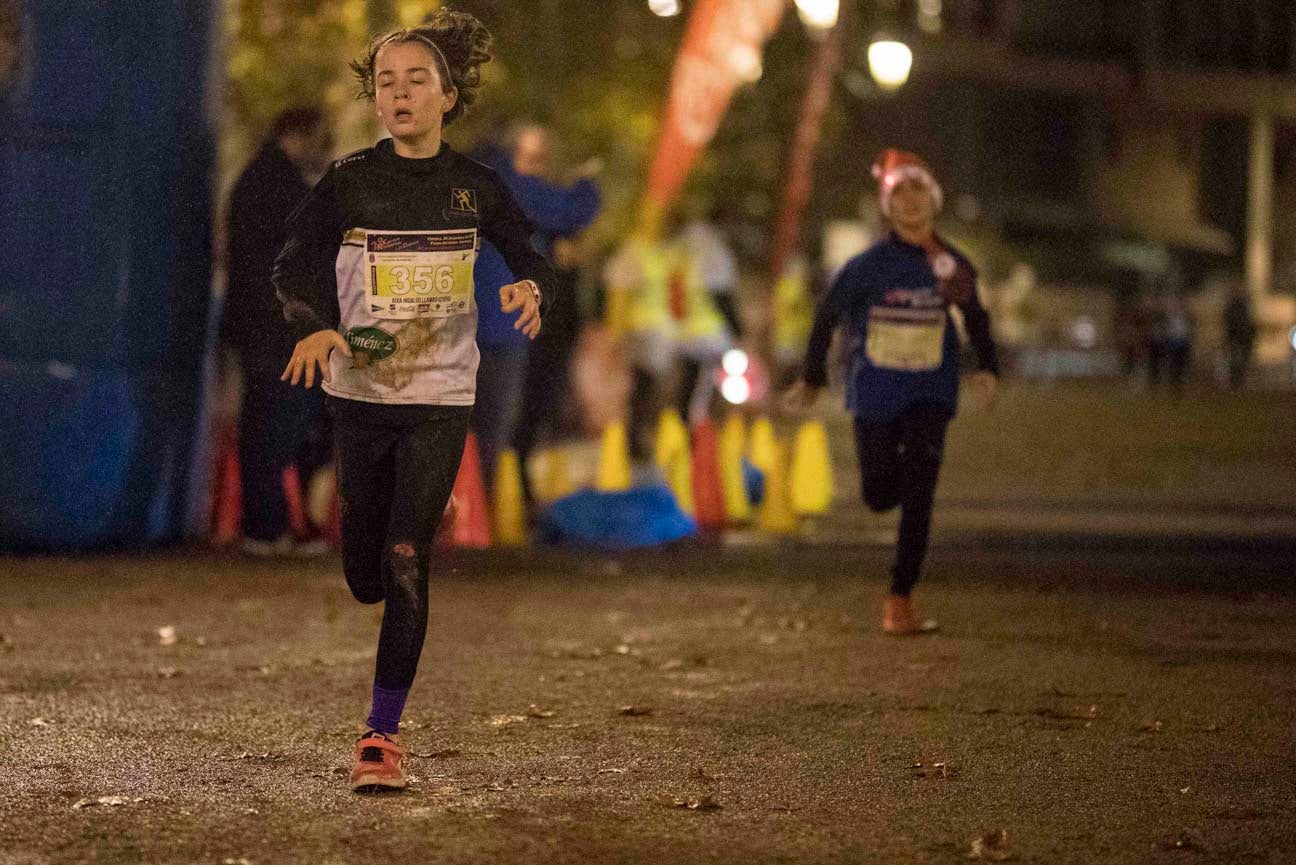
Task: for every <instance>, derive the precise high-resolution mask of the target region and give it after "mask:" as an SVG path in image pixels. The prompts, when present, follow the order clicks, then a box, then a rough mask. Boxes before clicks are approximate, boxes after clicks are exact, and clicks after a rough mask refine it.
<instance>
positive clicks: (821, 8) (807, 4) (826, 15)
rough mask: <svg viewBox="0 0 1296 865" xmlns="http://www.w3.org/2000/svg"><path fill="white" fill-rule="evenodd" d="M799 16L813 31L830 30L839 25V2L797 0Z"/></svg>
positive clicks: (832, 0)
mask: <svg viewBox="0 0 1296 865" xmlns="http://www.w3.org/2000/svg"><path fill="white" fill-rule="evenodd" d="M796 7H797V16H798V17H799V18H800V19H801V23H802V24H804V25H805V26H807V27H809V28H810V29H812V30H830V29H832V27H833V26H835V25H836V24H837V7H838V0H796Z"/></svg>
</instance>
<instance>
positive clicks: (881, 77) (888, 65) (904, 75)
mask: <svg viewBox="0 0 1296 865" xmlns="http://www.w3.org/2000/svg"><path fill="white" fill-rule="evenodd" d="M868 64H869V72H870V73H871V74H872V75H873V80H874V81H876V82H877V83H878V86H879V87H881V88H882V89H883V90H897V89H899V88H900V87H903V86H904V83H905V82H906V81H908V80H909V70H910V69H911V68H912V67H913V52H912V51H910V50H909V46H908V45H906V44H904V43H903V42H900V41H898V40H896V39H892V38H890V37H889V36H884V35H881V34H879V35H877V36H875V37H873V42H872V44H870V45H869V47H868Z"/></svg>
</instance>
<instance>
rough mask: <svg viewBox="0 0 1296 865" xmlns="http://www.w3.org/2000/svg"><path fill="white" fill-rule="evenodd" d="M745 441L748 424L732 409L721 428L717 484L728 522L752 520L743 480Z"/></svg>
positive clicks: (739, 522)
mask: <svg viewBox="0 0 1296 865" xmlns="http://www.w3.org/2000/svg"><path fill="white" fill-rule="evenodd" d="M746 444H747V425H746V424H745V423H744V422H743V418H742V415H740V414H738V413H737V412H734V413H733V414H731V415H729V418H728V419H727V420H726V421H725V425H724V429H722V430H721V431H720V485H721V488H722V489H723V490H724V504H725V516H726V517H727V518H728V520H729V523H730V525H737V524H742V523H749V522H751V517H752V512H751V500H750V499H748V498H747V485H746V483H744V482H743V471H742V460H743V447H744V446H745V445H746Z"/></svg>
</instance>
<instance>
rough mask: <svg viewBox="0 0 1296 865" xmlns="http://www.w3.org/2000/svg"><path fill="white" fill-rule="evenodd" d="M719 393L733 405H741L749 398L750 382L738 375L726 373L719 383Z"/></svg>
mask: <svg viewBox="0 0 1296 865" xmlns="http://www.w3.org/2000/svg"><path fill="white" fill-rule="evenodd" d="M720 395H721V396H723V397H724V398H725V400H726V401H727V402H729V403H731V404H733V405H742V404H743V403H745V402H747V400H749V399H751V384H750V383H749V382H748V381H747V379H745V378H743V377H742V376H740V375H727V376H725V380H724V381H723V382H721V383H720Z"/></svg>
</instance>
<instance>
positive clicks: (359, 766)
mask: <svg viewBox="0 0 1296 865" xmlns="http://www.w3.org/2000/svg"><path fill="white" fill-rule="evenodd" d="M407 753H408V752H407V751H406V750H405V749H404V748H402V747H401V746H400V745H398V744H396V742H395V740H393V739H392V738H391V737H390V736H387V735H386V734H385V733H379V732H378V731H377V730H370V731H369V732H368V733H365V734H364V735H363V736H361V737H360V741H358V742H356V746H355V766H354V767H352V769H351V789H352V790H353V791H354V792H356V793H373V792H377V791H379V790H401V789H403V788H405V787H406V786H408V785H409V779H408V778H406V777H405V769H404V768H403V767H402V765H401V764H402V763H403V762H404V761H405V755H406V754H407Z"/></svg>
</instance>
